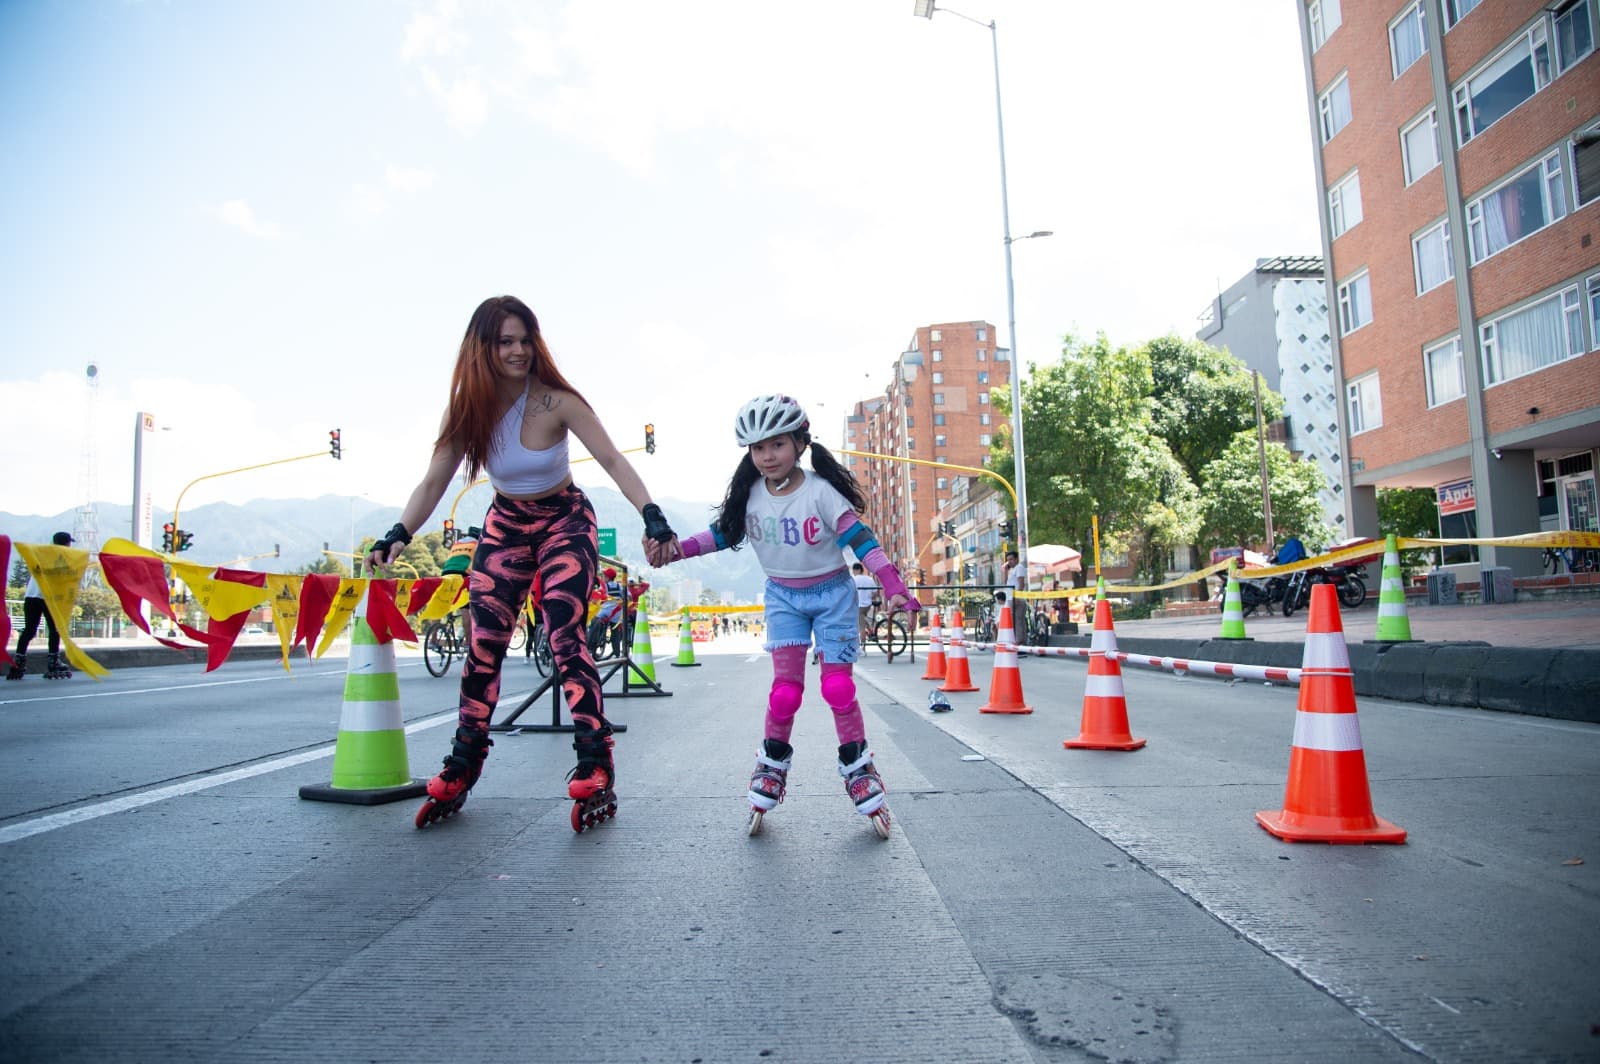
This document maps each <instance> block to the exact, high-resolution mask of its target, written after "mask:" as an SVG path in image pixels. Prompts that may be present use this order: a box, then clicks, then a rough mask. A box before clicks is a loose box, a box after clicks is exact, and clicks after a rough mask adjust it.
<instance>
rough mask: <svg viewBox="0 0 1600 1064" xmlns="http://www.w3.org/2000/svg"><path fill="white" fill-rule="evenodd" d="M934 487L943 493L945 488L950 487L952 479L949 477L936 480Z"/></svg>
mask: <svg viewBox="0 0 1600 1064" xmlns="http://www.w3.org/2000/svg"><path fill="white" fill-rule="evenodd" d="M933 486H934V487H935V488H937V489H938V490H940V491H943V490H944V489H945V488H947V487H949V486H950V478H949V477H940V478H938V480H936V481H935V482H934V485H933Z"/></svg>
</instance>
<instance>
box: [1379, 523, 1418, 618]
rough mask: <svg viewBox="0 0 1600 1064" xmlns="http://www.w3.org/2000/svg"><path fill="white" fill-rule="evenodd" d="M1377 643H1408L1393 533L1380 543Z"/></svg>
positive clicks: (1404, 605)
mask: <svg viewBox="0 0 1600 1064" xmlns="http://www.w3.org/2000/svg"><path fill="white" fill-rule="evenodd" d="M1374 642H1378V643H1412V642H1416V640H1414V639H1412V638H1411V618H1409V617H1407V616H1406V586H1405V583H1404V581H1402V580H1401V578H1400V549H1399V547H1398V546H1397V545H1396V544H1395V538H1394V536H1392V535H1391V536H1389V537H1387V538H1386V539H1385V540H1384V544H1383V577H1382V579H1381V580H1380V581H1379V583H1378V631H1377V639H1376V640H1374Z"/></svg>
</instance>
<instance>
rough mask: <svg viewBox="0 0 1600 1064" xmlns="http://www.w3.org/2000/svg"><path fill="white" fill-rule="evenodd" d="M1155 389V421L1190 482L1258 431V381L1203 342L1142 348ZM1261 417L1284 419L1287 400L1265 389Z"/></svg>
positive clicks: (1173, 339)
mask: <svg viewBox="0 0 1600 1064" xmlns="http://www.w3.org/2000/svg"><path fill="white" fill-rule="evenodd" d="M1144 353H1145V357H1146V358H1147V359H1148V360H1149V362H1150V371H1151V376H1152V379H1153V381H1154V387H1153V390H1152V392H1151V397H1150V398H1151V417H1152V420H1153V421H1154V423H1155V429H1156V432H1157V433H1159V434H1160V436H1161V437H1162V438H1163V439H1165V440H1166V441H1167V446H1168V447H1170V448H1171V449H1172V453H1173V455H1174V456H1175V457H1176V458H1177V459H1178V461H1179V462H1180V463H1182V465H1183V468H1184V471H1185V472H1187V473H1188V474H1189V478H1190V480H1192V481H1195V482H1199V480H1200V474H1201V471H1202V470H1204V469H1205V467H1206V465H1207V464H1208V463H1210V462H1212V461H1214V460H1215V459H1217V458H1218V457H1220V456H1221V455H1222V453H1223V452H1224V451H1226V450H1227V449H1228V444H1229V443H1230V442H1232V440H1233V438H1234V436H1236V435H1237V434H1238V433H1240V432H1242V431H1244V430H1246V429H1254V428H1255V426H1256V400H1255V378H1254V375H1253V374H1252V373H1251V372H1250V370H1249V369H1248V368H1247V367H1246V366H1245V364H1244V363H1243V362H1241V361H1240V360H1239V359H1237V358H1235V357H1234V356H1233V355H1231V354H1229V353H1228V352H1226V351H1221V350H1218V349H1217V348H1215V347H1212V346H1211V345H1209V344H1206V343H1202V342H1201V341H1199V340H1186V339H1183V338H1182V337H1179V336H1175V335H1171V334H1169V335H1167V336H1163V337H1161V338H1160V339H1157V340H1152V341H1150V342H1149V343H1148V344H1146V345H1145V346H1144ZM1261 408H1262V417H1263V418H1264V419H1265V420H1266V421H1268V422H1271V421H1275V420H1277V419H1278V418H1280V417H1282V416H1283V398H1282V397H1281V396H1279V395H1278V394H1277V393H1276V392H1274V391H1272V390H1271V389H1270V388H1265V387H1263V388H1262V389H1261Z"/></svg>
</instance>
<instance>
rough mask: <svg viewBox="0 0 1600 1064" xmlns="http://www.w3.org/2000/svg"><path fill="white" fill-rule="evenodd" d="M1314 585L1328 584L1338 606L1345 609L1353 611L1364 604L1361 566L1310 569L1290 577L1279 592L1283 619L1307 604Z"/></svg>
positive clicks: (1364, 575)
mask: <svg viewBox="0 0 1600 1064" xmlns="http://www.w3.org/2000/svg"><path fill="white" fill-rule="evenodd" d="M1315 584H1332V585H1333V586H1334V590H1335V591H1337V592H1338V594H1339V603H1340V605H1342V606H1344V607H1345V608H1346V609H1351V610H1353V609H1355V608H1356V607H1357V606H1360V605H1361V604H1362V603H1363V602H1365V601H1367V577H1366V570H1365V567H1364V566H1360V565H1333V566H1327V567H1318V568H1314V569H1301V570H1300V571H1298V572H1294V573H1290V574H1289V578H1288V581H1287V583H1286V584H1285V586H1284V589H1283V615H1284V616H1285V617H1291V616H1293V615H1294V611H1295V610H1298V609H1303V608H1305V607H1306V606H1308V605H1310V603H1311V588H1312V586H1313V585H1315Z"/></svg>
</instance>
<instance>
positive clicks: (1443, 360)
mask: <svg viewBox="0 0 1600 1064" xmlns="http://www.w3.org/2000/svg"><path fill="white" fill-rule="evenodd" d="M1422 364H1423V369H1424V370H1426V371H1427V374H1428V406H1430V407H1435V406H1439V405H1441V404H1443V403H1448V402H1451V401H1453V400H1456V399H1460V398H1461V397H1462V396H1463V395H1466V394H1467V377H1466V371H1465V370H1464V369H1463V368H1462V366H1461V337H1459V336H1454V337H1451V338H1450V339H1449V340H1447V341H1446V342H1444V343H1442V344H1439V345H1438V346H1437V347H1428V348H1424V349H1423V351H1422Z"/></svg>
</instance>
